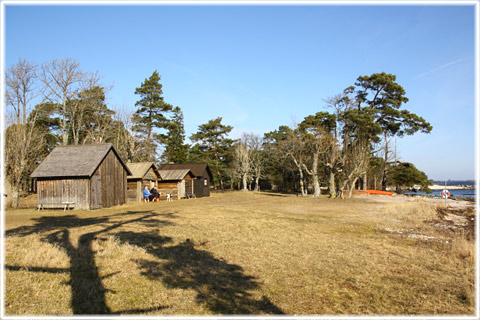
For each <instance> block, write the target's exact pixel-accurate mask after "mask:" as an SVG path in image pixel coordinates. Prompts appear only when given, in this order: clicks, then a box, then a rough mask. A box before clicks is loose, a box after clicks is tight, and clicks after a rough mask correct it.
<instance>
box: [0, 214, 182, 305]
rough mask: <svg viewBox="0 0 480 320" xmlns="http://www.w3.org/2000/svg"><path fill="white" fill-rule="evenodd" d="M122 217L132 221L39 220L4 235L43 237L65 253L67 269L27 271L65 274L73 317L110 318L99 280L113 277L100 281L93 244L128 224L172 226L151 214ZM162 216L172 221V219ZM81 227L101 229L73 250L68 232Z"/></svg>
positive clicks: (86, 235) (84, 235) (14, 268)
mask: <svg viewBox="0 0 480 320" xmlns="http://www.w3.org/2000/svg"><path fill="white" fill-rule="evenodd" d="M124 215H133V218H131V219H128V220H122V221H110V218H112V217H113V216H118V215H112V216H109V217H100V218H79V217H77V216H73V215H69V216H63V217H57V216H53V217H52V216H50V217H49V216H43V217H39V218H36V219H34V220H35V221H36V223H35V224H34V225H32V226H25V227H20V228H16V229H12V230H9V231H7V233H6V235H7V236H13V235H15V236H28V235H30V234H33V233H44V234H45V233H46V234H45V235H44V237H43V240H44V241H47V242H49V243H51V244H55V245H57V246H59V247H60V248H63V249H64V250H65V252H66V253H67V255H68V257H69V259H70V268H66V269H62V268H38V267H34V266H33V267H27V269H28V270H29V271H33V272H49V273H69V274H70V281H69V283H68V284H69V285H70V286H71V288H72V298H71V306H72V309H73V314H112V310H110V308H109V307H108V305H107V303H106V301H105V294H106V292H107V291H108V289H106V288H105V287H104V286H103V284H102V279H105V278H106V277H110V276H113V275H114V274H109V275H106V276H103V277H100V274H99V270H98V267H97V266H96V264H95V252H94V250H93V248H92V244H93V241H94V240H95V239H96V238H97V237H98V236H99V235H101V234H105V233H107V232H110V231H112V230H115V229H117V228H119V227H121V226H124V225H128V224H133V223H142V224H145V225H147V226H153V225H155V226H158V225H169V224H172V223H171V222H169V221H164V220H157V219H153V218H155V217H157V216H162V215H161V214H157V213H153V212H151V211H141V212H127V213H126V214H124ZM138 215H140V216H138ZM163 216H168V217H169V218H171V217H173V216H172V215H163ZM85 226H92V227H93V226H99V227H102V228H101V229H99V230H98V231H94V232H88V233H85V234H83V235H81V236H80V237H79V239H78V243H77V246H74V245H73V243H72V242H71V239H70V229H73V228H76V227H85ZM52 231H54V232H52ZM49 232H51V233H49ZM5 268H6V269H7V270H12V271H15V270H20V268H19V267H18V266H10V265H6V266H5ZM162 308H166V307H165V306H157V307H154V308H152V309H148V310H147V309H142V310H140V309H139V310H124V311H120V312H116V313H118V314H120V313H128V314H136V313H145V312H148V311H153V310H160V309H162Z"/></svg>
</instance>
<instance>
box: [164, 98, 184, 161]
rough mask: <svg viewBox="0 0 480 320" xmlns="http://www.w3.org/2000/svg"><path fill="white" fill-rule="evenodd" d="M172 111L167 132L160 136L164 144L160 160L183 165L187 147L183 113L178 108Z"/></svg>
mask: <svg viewBox="0 0 480 320" xmlns="http://www.w3.org/2000/svg"><path fill="white" fill-rule="evenodd" d="M172 111H173V115H172V118H171V119H170V123H169V124H168V132H167V134H165V135H161V140H162V142H163V143H164V144H165V150H164V152H163V155H162V158H163V160H164V161H166V162H173V163H185V162H187V156H188V145H187V144H185V128H184V126H183V112H182V110H181V109H180V108H179V107H178V106H177V107H175V108H174V109H173V110H172Z"/></svg>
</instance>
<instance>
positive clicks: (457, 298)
mask: <svg viewBox="0 0 480 320" xmlns="http://www.w3.org/2000/svg"><path fill="white" fill-rule="evenodd" d="M435 219H438V217H437V215H436V211H435V208H432V207H430V206H429V205H428V204H426V203H422V202H413V203H400V204H388V203H383V202H382V203H380V202H376V201H372V200H368V199H350V200H344V201H342V200H330V199H326V198H321V199H312V198H301V197H295V196H292V195H281V194H270V193H260V194H258V193H241V192H238V193H222V194H213V196H212V197H210V198H201V199H190V200H182V201H174V202H171V203H166V202H161V203H149V204H143V203H142V204H128V205H124V206H120V207H116V208H108V209H103V210H96V211H81V210H75V211H70V212H63V211H52V210H47V211H41V212H37V211H35V210H15V211H7V213H6V238H5V246H6V248H5V250H6V251H5V252H6V254H5V258H6V260H5V261H6V296H5V307H6V309H5V310H6V314H7V315H30V314H36V315H68V314H142V315H146V314H150V315H152V314H159V315H168V314H177V315H184V314H197V315H204V314H206V315H208V314H282V313H283V314H292V315H293V314H296V315H308V314H317V315H330V314H336V315H339V314H353V315H374V314H375V315H385V314H391V315H397V314H404V315H407V314H408V315H410V314H417V315H419V314H421V315H445V314H452V315H473V314H474V312H475V305H474V304H475V299H474V298H475V297H474V277H475V269H474V260H475V250H474V242H473V241H472V240H466V239H465V238H463V237H461V236H459V235H458V234H450V233H445V232H443V231H442V230H439V229H438V228H437V227H435V225H434V224H433V223H431V221H433V220H435ZM425 221H427V222H428V221H430V222H429V223H426V222H425Z"/></svg>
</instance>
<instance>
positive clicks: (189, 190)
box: [185, 179, 194, 197]
mask: <svg viewBox="0 0 480 320" xmlns="http://www.w3.org/2000/svg"><path fill="white" fill-rule="evenodd" d="M193 181H194V180H192V179H185V195H186V196H187V197H191V196H192V195H193Z"/></svg>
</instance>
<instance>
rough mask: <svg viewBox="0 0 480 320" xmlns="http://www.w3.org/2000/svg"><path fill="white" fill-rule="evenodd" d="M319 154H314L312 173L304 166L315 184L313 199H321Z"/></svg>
mask: <svg viewBox="0 0 480 320" xmlns="http://www.w3.org/2000/svg"><path fill="white" fill-rule="evenodd" d="M318 157H319V154H318V152H315V153H314V154H313V163H312V171H309V170H308V169H307V167H306V166H305V165H304V169H305V171H307V173H308V174H309V175H310V176H312V183H313V197H314V198H320V194H321V192H320V182H319V180H318Z"/></svg>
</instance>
